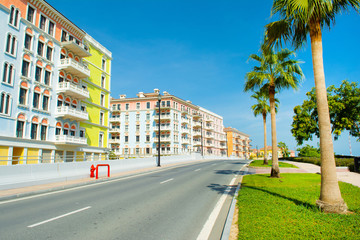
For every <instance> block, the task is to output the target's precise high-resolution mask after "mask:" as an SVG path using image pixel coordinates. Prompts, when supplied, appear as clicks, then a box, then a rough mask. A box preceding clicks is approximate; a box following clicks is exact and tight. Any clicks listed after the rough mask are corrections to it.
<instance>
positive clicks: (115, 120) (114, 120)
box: [109, 117, 120, 122]
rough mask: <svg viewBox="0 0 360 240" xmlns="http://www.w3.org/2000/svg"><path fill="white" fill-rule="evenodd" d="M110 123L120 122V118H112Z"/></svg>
mask: <svg viewBox="0 0 360 240" xmlns="http://www.w3.org/2000/svg"><path fill="white" fill-rule="evenodd" d="M109 121H110V122H120V117H111V118H109Z"/></svg>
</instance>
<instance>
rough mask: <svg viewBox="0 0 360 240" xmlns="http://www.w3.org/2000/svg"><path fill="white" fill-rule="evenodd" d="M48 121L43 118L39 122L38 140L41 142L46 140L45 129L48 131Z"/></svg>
mask: <svg viewBox="0 0 360 240" xmlns="http://www.w3.org/2000/svg"><path fill="white" fill-rule="evenodd" d="M48 125H49V123H48V120H47V119H46V118H44V119H43V120H42V121H41V129H40V140H42V141H46V139H47V129H48Z"/></svg>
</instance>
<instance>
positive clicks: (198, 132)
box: [193, 130, 201, 137]
mask: <svg viewBox="0 0 360 240" xmlns="http://www.w3.org/2000/svg"><path fill="white" fill-rule="evenodd" d="M195 136H201V131H199V130H193V137H195Z"/></svg>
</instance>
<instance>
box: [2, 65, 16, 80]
mask: <svg viewBox="0 0 360 240" xmlns="http://www.w3.org/2000/svg"><path fill="white" fill-rule="evenodd" d="M14 70H15V69H14V66H13V65H12V64H10V63H7V62H5V63H4V68H3V78H2V82H3V83H7V84H12V83H13V76H14Z"/></svg>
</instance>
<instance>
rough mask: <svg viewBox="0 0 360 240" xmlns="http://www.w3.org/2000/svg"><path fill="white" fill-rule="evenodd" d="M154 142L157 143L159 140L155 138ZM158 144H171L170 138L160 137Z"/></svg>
mask: <svg viewBox="0 0 360 240" xmlns="http://www.w3.org/2000/svg"><path fill="white" fill-rule="evenodd" d="M154 142H156V143H157V142H159V138H158V137H155V138H154ZM160 142H171V138H170V137H160Z"/></svg>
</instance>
